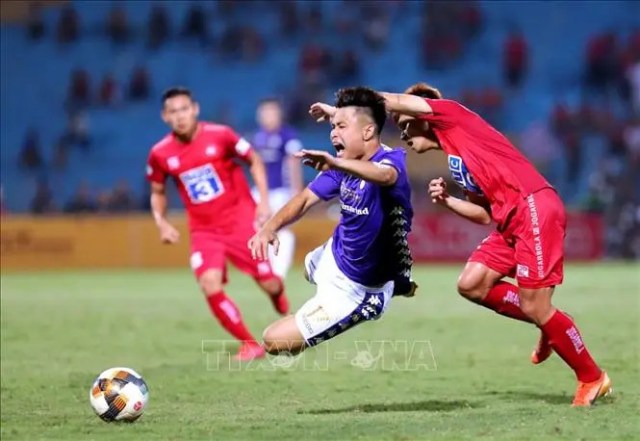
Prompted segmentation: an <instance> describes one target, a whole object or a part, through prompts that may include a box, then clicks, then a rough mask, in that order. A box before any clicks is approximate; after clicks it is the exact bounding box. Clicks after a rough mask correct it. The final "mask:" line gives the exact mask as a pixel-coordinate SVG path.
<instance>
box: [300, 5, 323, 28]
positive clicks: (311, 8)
mask: <svg viewBox="0 0 640 441" xmlns="http://www.w3.org/2000/svg"><path fill="white" fill-rule="evenodd" d="M307 5H308V9H307V13H306V16H305V18H304V29H305V32H307V31H310V32H319V31H322V29H323V27H324V24H323V17H322V7H321V6H320V5H319V4H318V3H315V2H309V3H307Z"/></svg>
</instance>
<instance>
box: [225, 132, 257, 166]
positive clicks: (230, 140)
mask: <svg viewBox="0 0 640 441" xmlns="http://www.w3.org/2000/svg"><path fill="white" fill-rule="evenodd" d="M226 132H227V133H226V135H227V146H228V148H229V150H230V151H231V152H232V154H233V155H234V156H237V157H239V158H240V159H243V160H245V161H246V160H247V158H248V157H249V154H250V153H251V151H252V150H253V148H252V147H251V144H250V143H249V141H247V140H246V139H244V138H243V137H242V136H240V135H238V134H237V133H236V132H235V131H234V130H233V129H232V128H231V127H227V130H226Z"/></svg>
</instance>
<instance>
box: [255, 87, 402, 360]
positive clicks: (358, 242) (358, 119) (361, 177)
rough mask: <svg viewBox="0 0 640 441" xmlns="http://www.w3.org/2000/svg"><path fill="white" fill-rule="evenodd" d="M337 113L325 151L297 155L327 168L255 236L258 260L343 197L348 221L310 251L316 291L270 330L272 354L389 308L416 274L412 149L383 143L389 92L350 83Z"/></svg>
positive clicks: (332, 110) (324, 336) (343, 212)
mask: <svg viewBox="0 0 640 441" xmlns="http://www.w3.org/2000/svg"><path fill="white" fill-rule="evenodd" d="M328 108H329V111H330V113H331V143H332V144H333V147H334V149H335V151H336V156H333V155H331V154H330V153H328V152H325V151H319V150H302V151H300V152H298V153H297V154H296V156H297V157H299V158H300V159H302V162H303V163H304V164H305V165H308V166H310V167H313V168H314V169H316V170H318V171H320V172H321V173H320V174H318V176H317V177H316V178H315V179H314V180H313V182H311V183H310V184H309V186H308V187H307V188H306V189H304V190H303V191H302V192H301V193H299V194H297V195H296V196H294V197H293V198H292V199H291V200H290V201H289V202H288V203H287V204H286V205H285V206H284V207H283V208H282V209H280V210H279V211H278V212H277V213H276V214H275V215H274V216H273V217H272V218H271V219H269V220H268V221H267V222H266V223H265V225H264V226H263V227H262V229H261V230H260V231H259V232H258V233H257V234H256V235H255V236H254V237H253V238H251V240H250V241H249V247H250V248H251V252H252V254H253V256H254V258H256V259H264V258H265V257H266V256H268V253H269V246H270V245H273V248H274V251H275V252H276V253H277V252H278V247H279V242H280V241H279V237H278V234H277V233H278V232H279V231H280V229H281V228H283V227H284V226H286V225H288V224H290V223H292V222H295V221H296V220H298V219H299V218H300V217H302V216H303V215H304V214H305V213H306V212H307V211H308V210H309V208H311V207H312V206H314V205H315V204H317V203H318V202H320V201H328V200H331V199H334V198H339V200H340V206H341V216H340V222H339V224H338V225H337V227H336V229H335V230H334V233H333V236H332V237H331V239H329V241H327V242H326V243H325V244H324V245H323V246H321V247H319V248H317V249H315V250H313V251H311V252H310V253H309V254H307V257H306V258H305V269H306V274H305V275H306V277H307V280H309V282H311V283H312V284H314V285H316V286H317V288H316V294H315V296H314V297H312V298H311V299H309V300H308V301H307V302H306V303H305V304H304V305H303V306H302V307H301V308H300V309H299V310H298V311H297V312H296V313H295V315H290V316H288V317H284V318H282V319H281V320H278V321H276V322H274V323H273V324H271V325H270V326H269V327H268V328H267V329H266V330H265V332H264V335H263V340H264V347H265V349H266V350H267V351H268V352H269V353H272V354H279V353H293V354H295V353H299V352H300V351H302V350H304V349H305V348H307V347H311V346H315V345H317V344H319V343H321V342H323V341H325V340H329V339H331V338H333V337H335V336H336V335H339V334H340V333H342V332H344V331H346V330H348V329H350V328H352V327H354V326H356V325H358V324H359V323H362V322H365V321H368V320H376V319H378V318H380V317H381V316H382V314H383V313H384V311H385V310H386V309H387V307H388V305H389V303H390V301H391V297H392V296H393V294H394V288H395V285H396V281H397V280H398V279H399V278H403V279H406V282H405V283H406V284H409V281H410V276H411V265H412V263H413V262H412V260H411V252H410V250H409V245H408V243H407V236H408V234H409V232H410V231H411V222H412V218H413V209H412V206H411V188H410V186H409V180H408V176H407V169H406V153H405V152H404V150H402V149H391V148H389V147H386V146H384V145H382V143H381V141H380V132H381V130H382V128H383V126H384V123H385V119H386V113H385V107H384V99H383V98H382V97H381V96H380V95H379V94H377V93H375V92H374V91H373V90H371V89H368V88H364V87H355V88H348V89H342V90H340V91H339V92H338V94H337V102H336V107H332V106H328Z"/></svg>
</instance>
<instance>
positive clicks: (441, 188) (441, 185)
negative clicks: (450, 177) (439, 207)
mask: <svg viewBox="0 0 640 441" xmlns="http://www.w3.org/2000/svg"><path fill="white" fill-rule="evenodd" d="M428 192H429V197H430V198H431V202H433V203H434V204H446V201H447V198H448V197H449V193H447V183H446V182H445V180H444V179H443V178H437V179H432V180H431V182H429V189H428Z"/></svg>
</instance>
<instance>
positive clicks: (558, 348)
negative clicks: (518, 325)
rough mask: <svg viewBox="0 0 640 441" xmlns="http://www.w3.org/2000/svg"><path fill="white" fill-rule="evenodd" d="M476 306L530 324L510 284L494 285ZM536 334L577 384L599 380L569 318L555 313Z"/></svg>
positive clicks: (589, 356) (594, 366)
mask: <svg viewBox="0 0 640 441" xmlns="http://www.w3.org/2000/svg"><path fill="white" fill-rule="evenodd" d="M480 304H481V305H482V306H484V307H486V308H489V309H492V310H494V311H496V312H497V313H498V314H501V315H504V316H507V317H511V318H513V319H516V320H520V321H523V322H529V323H532V321H531V320H530V319H529V318H528V317H527V316H526V315H525V314H524V313H523V312H522V310H521V309H520V297H519V295H518V287H517V286H515V285H512V284H511V283H507V282H502V281H501V282H498V283H496V284H495V285H494V287H493V288H491V290H490V291H489V293H488V294H487V296H486V297H485V298H484V299H483V300H482V301H481V302H480ZM540 330H541V331H542V333H543V334H544V336H545V337H546V338H547V340H549V344H550V345H551V347H552V348H553V350H554V351H555V352H556V353H557V354H558V355H559V356H560V357H561V358H562V359H563V360H564V362H565V363H567V364H568V365H569V367H571V369H573V370H574V372H575V373H576V377H578V381H582V382H585V383H589V382H591V381H596V380H597V379H598V378H600V375H601V371H600V368H598V365H596V363H595V361H593V358H591V354H589V351H587V348H586V347H585V345H584V342H583V341H582V336H580V332H579V331H578V328H577V327H576V325H575V323H574V322H573V320H572V319H571V318H570V317H569V316H567V315H566V314H564V313H563V312H562V311H560V310H556V312H555V313H554V314H553V315H552V316H551V318H550V319H549V320H548V321H547V323H545V324H544V325H542V326H540Z"/></svg>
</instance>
